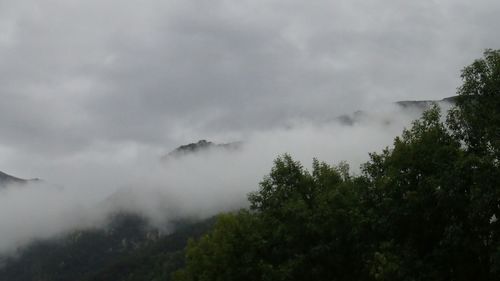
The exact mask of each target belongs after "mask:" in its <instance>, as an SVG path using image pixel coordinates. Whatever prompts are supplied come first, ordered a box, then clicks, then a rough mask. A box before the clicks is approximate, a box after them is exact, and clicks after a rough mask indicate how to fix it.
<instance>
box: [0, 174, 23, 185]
mask: <svg viewBox="0 0 500 281" xmlns="http://www.w3.org/2000/svg"><path fill="white" fill-rule="evenodd" d="M28 181H29V180H25V179H21V178H17V177H14V176H11V175H8V174H6V173H4V172H1V171H0V188H4V187H6V186H7V185H9V184H26V183H27V182H28Z"/></svg>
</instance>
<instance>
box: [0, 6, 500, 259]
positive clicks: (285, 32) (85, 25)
mask: <svg viewBox="0 0 500 281" xmlns="http://www.w3.org/2000/svg"><path fill="white" fill-rule="evenodd" d="M499 14H500V1H497V0H477V1H465V0H433V1H430V0H422V1H398V0H385V1H382V0H363V1H361V0H341V1H325V0H315V1H298V0H266V1H262V0H242V1H229V0H210V1H203V0H197V1H195V0H182V1H181V0H169V1H159V0H141V1H138V0H120V1H118V0H99V1H97V0H87V1H76V0H59V1H56V0H45V1H35V0H19V1H6V0H0V171H3V172H6V173H9V174H13V175H15V176H18V177H23V178H34V177H38V178H42V179H44V180H45V181H46V182H48V183H51V184H54V185H57V186H61V187H63V188H65V190H73V191H71V192H69V193H67V194H62V195H61V194H60V193H57V192H56V193H57V194H58V195H57V196H56V195H54V196H52V195H51V196H47V195H46V196H45V197H47V198H46V200H45V201H43V198H44V197H43V196H38V195H37V194H39V192H38V191H37V192H35V193H33V194H32V193H29V194H31V195H29V196H28V195H23V193H22V192H21V193H15V192H14V193H8V194H7V195H2V194H0V201H2V200H3V201H5V202H18V203H16V204H14V203H10V204H7V203H6V204H5V205H4V206H5V207H4V208H11V209H3V211H2V212H14V211H16V208H18V209H20V210H17V211H22V210H23V208H24V206H26V205H27V204H28V203H29V204H31V203H32V202H33V201H34V200H36V199H40V200H41V201H40V202H42V203H40V204H39V205H38V207H36V206H35V207H34V208H33V209H30V210H29V211H26V212H25V214H26V217H30V216H31V214H35V213H36V214H38V213H40V208H44V206H46V205H50V204H54V199H53V198H63V199H60V200H55V201H58V202H59V201H65V200H68V201H67V202H65V203H64V204H62V205H60V208H59V209H58V208H55V209H54V212H56V213H57V210H59V211H60V212H63V213H64V212H66V213H70V214H71V213H75V212H76V211H74V209H71V210H72V211H68V210H67V208H69V207H68V206H74V205H78V204H80V203H82V204H83V205H85V204H84V203H85V202H87V201H85V200H83V201H85V202H81V200H80V201H79V198H82V196H83V197H92V198H93V202H94V201H99V200H102V199H103V198H106V196H109V195H110V194H112V193H113V192H115V191H116V190H117V189H119V188H124V187H127V188H130V187H131V186H134V185H137V183H139V182H140V183H141V184H143V183H147V184H145V185H150V186H158V185H168V186H169V190H170V192H176V193H178V195H177V196H180V197H182V196H188V195H189V196H194V197H196V196H197V195H196V194H197V193H198V192H199V190H198V189H199V188H200V184H202V183H206V184H207V185H212V186H223V188H222V189H221V190H222V191H224V192H228V191H231V190H232V189H231V187H232V186H235V185H238V183H239V182H243V183H244V184H242V185H243V186H244V188H240V189H237V190H238V192H236V193H235V194H233V195H231V196H233V197H235V198H236V197H238V196H240V195H241V193H243V191H245V192H246V191H249V190H252V189H251V188H255V187H256V186H257V184H258V181H259V178H261V177H262V175H263V174H264V173H265V172H266V171H268V168H269V167H270V166H271V165H272V159H273V158H274V157H275V156H276V155H278V154H279V153H284V152H290V153H292V154H293V155H297V157H298V158H299V159H301V160H303V161H310V160H311V159H312V157H319V158H321V159H322V160H326V161H329V162H334V163H335V162H338V161H341V160H347V161H349V162H350V163H352V164H353V166H354V168H355V169H356V167H357V165H359V164H360V163H361V162H362V161H364V160H366V159H367V153H368V152H370V151H374V150H377V149H381V148H382V147H384V146H385V145H390V143H391V139H392V138H393V137H394V135H395V134H398V132H400V131H401V129H402V128H403V127H404V126H407V125H408V124H409V123H410V120H411V118H414V117H415V116H416V115H415V114H413V113H412V114H409V115H408V114H405V115H404V116H403V115H401V114H400V113H401V112H399V111H397V109H394V108H391V107H390V106H389V105H390V104H391V103H392V102H395V101H400V100H427V99H432V100H439V99H442V98H445V97H449V96H452V95H454V94H455V92H456V88H457V87H458V86H459V85H460V70H461V69H462V68H463V67H464V66H466V65H468V64H470V63H471V62H472V61H473V60H474V59H477V58H480V57H481V55H482V52H483V51H484V49H486V48H493V49H498V48H500V36H498V27H499V26H500V18H499V17H498V15H499ZM357 110H365V111H370V112H373V113H372V115H370V116H371V117H370V118H371V119H370V118H368V119H365V120H363V121H362V122H361V123H360V124H358V125H356V126H354V127H352V128H349V129H347V128H345V127H342V126H339V125H338V124H337V125H332V124H331V123H328V122H329V120H333V119H334V118H335V117H337V116H339V115H342V114H351V113H353V112H356V111H357ZM410 117H411V118H410ZM388 120H389V121H390V122H389V121H388ZM388 123H390V124H389V125H387V124H388ZM384 124H385V125H384ZM199 139H208V140H212V141H215V142H219V143H223V142H231V141H244V142H246V143H247V146H246V147H247V148H246V149H245V151H244V152H242V153H241V154H238V156H227V155H226V156H224V157H226V158H224V157H222V158H220V157H221V156H213V155H212V156H209V157H208V156H207V157H208V158H207V157H205V156H203V157H201V158H196V159H195V158H193V159H191V160H189V161H188V160H185V161H186V162H182V163H181V164H179V165H174V166H172V165H170V166H168V165H167V167H165V166H160V167H158V159H160V158H161V156H162V155H164V154H165V153H168V152H169V151H170V150H172V149H174V148H175V147H177V146H179V145H182V144H186V143H190V142H195V141H197V140H199ZM213 157H215V158H213ZM227 157H229V158H227ZM231 157H236V158H231ZM183 161H184V160H183ZM214 163H216V164H214ZM234 163H238V165H234ZM307 163H308V162H307ZM207 167H209V168H207ZM222 170H224V171H232V176H231V177H228V176H227V175H226V176H222V175H221V174H220V171H222ZM192 171H197V173H195V175H197V177H198V178H196V177H193V175H192V174H191V172H192ZM248 171H251V172H248ZM207 178H209V179H207ZM173 186H176V188H174V187H173ZM180 186H183V188H180ZM51 190H54V189H51ZM55 190H59V189H57V188H56V189H55ZM207 190H208V191H213V190H217V189H210V188H208V189H207ZM221 190H218V191H221ZM181 191H183V192H184V193H182V192H181ZM23 192H24V191H23ZM54 192H55V191H54ZM181 193H182V194H181ZM44 194H50V193H44ZM207 194H210V192H202V193H200V194H199V195H198V197H200V198H199V200H194V201H192V202H191V201H189V200H187V201H181V202H184V203H185V204H186V205H190V204H191V203H193V202H196V204H200V202H201V201H203V200H205V199H206V198H207ZM229 194H231V193H229ZM2 196H3V197H2ZM58 196H60V197H58ZM6 198H7V199H6ZM12 198H17V199H12ZM23 198H29V199H23ZM16 200H19V201H16ZM72 200H76V201H72ZM144 200H146V199H144ZM146 201H147V200H146ZM68 202H73V203H74V204H73V203H71V204H69V203H68ZM75 202H78V204H77V203H75ZM217 203H219V201H217V200H213V201H210V200H208V201H207V204H206V209H207V208H208V209H210V208H211V207H210V206H215V205H217ZM193 204H194V203H193ZM9 206H10V207H9ZM71 208H73V207H71ZM48 217H49V215H47V216H46V218H48ZM51 217H54V216H51ZM65 220H69V221H71V219H62V220H57V221H65ZM39 221H42V222H43V221H44V220H43V219H39ZM12 223H14V222H12V221H10V220H8V219H7V218H4V219H2V218H0V226H2V225H5V226H9V225H10V226H11V225H12ZM38 227H39V226H38V225H37V226H33V228H34V229H35V228H36V229H38ZM61 229H62V228H61ZM26 232H27V233H30V231H26ZM49 232H50V231H49ZM16 235H18V233H13V234H12V237H15V236H16ZM27 237H28V236H27ZM0 244H1V241H0ZM0 248H1V245H0ZM0 250H1V249H0Z"/></svg>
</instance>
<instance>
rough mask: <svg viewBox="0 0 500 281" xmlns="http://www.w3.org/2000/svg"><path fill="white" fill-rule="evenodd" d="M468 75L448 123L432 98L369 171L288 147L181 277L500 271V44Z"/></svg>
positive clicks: (495, 275) (197, 245)
mask: <svg viewBox="0 0 500 281" xmlns="http://www.w3.org/2000/svg"><path fill="white" fill-rule="evenodd" d="M462 78H463V79H464V85H463V86H462V87H460V89H459V91H458V93H459V97H458V98H457V105H456V107H455V108H454V109H453V110H452V111H451V112H450V113H449V115H448V116H447V123H443V122H441V113H440V110H439V108H438V107H437V106H436V105H435V106H433V107H432V108H431V109H430V110H428V111H426V112H425V113H424V114H423V116H422V118H421V119H419V120H416V121H414V123H413V124H412V126H411V128H409V129H406V130H404V131H403V134H402V136H400V137H397V138H395V140H394V144H393V146H392V147H391V148H386V149H385V150H383V151H382V152H381V153H373V154H370V158H371V159H370V161H369V162H367V163H366V164H364V165H363V166H362V174H360V175H350V174H349V172H348V167H347V166H346V165H345V164H342V165H339V166H330V165H328V164H326V163H322V162H319V161H317V160H314V162H313V167H312V171H311V172H309V171H308V170H306V169H304V168H303V166H302V165H301V164H300V163H299V162H297V161H294V160H293V159H292V157H291V156H289V155H283V156H281V157H278V158H277V159H276V161H275V163H274V167H273V168H272V169H271V172H270V174H269V175H268V176H266V177H265V178H264V180H263V181H262V182H261V183H260V189H259V190H258V191H257V192H254V193H251V194H250V195H249V198H248V199H249V201H250V209H249V210H247V211H240V212H239V213H236V214H226V215H221V216H220V218H219V220H218V222H217V224H216V225H215V227H214V228H213V229H212V231H210V232H209V233H208V234H206V235H205V236H203V237H202V238H201V239H200V240H197V241H194V240H193V241H191V242H190V243H189V245H188V247H187V252H186V257H187V263H186V267H185V268H184V269H182V270H181V271H178V272H177V273H176V276H175V279H176V280H184V281H186V280H199V281H201V280H221V281H222V280H408V281H410V280H498V279H499V278H500V259H499V258H500V225H499V221H498V218H499V217H500V212H499V207H500V172H499V163H498V161H499V160H498V151H499V146H498V141H499V135H498V134H499V133H500V129H499V126H500V119H499V109H500V105H499V101H500V97H499V95H500V82H499V81H500V51H492V50H487V51H486V52H485V57H484V58H483V59H481V60H477V61H475V62H474V63H473V64H472V65H470V66H468V67H466V68H465V69H464V70H463V72H462Z"/></svg>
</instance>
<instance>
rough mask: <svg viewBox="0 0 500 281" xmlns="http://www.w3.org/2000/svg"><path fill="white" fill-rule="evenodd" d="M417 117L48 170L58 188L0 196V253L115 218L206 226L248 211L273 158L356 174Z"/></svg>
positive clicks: (406, 113)
mask: <svg viewBox="0 0 500 281" xmlns="http://www.w3.org/2000/svg"><path fill="white" fill-rule="evenodd" d="M419 112H420V111H419V110H413V111H412V110H408V109H405V110H403V109H402V108H401V107H396V106H388V107H385V108H383V109H380V110H378V111H373V112H365V113H363V114H358V117H357V118H356V121H355V122H354V123H353V124H352V125H346V124H342V123H341V122H340V121H339V120H330V121H324V122H321V123H317V122H314V123H313V122H310V121H307V120H296V121H294V122H290V123H289V125H288V126H286V127H282V128H280V129H273V130H268V131H260V132H256V133H253V134H249V135H248V136H247V139H246V140H245V142H244V143H243V145H242V146H241V148H240V149H238V150H234V149H233V150H221V149H211V150H206V151H199V152H197V153H193V154H186V155H184V156H182V157H176V158H172V159H169V160H168V161H164V160H162V157H161V156H162V155H161V154H157V153H156V151H155V150H152V151H150V150H147V149H144V148H141V147H130V146H127V147H125V148H117V149H116V150H114V152H109V151H111V150H107V149H104V151H107V153H103V154H101V155H99V156H96V155H89V154H88V153H85V154H84V155H82V156H80V157H76V158H75V159H72V160H71V161H67V162H65V161H62V162H59V163H54V162H52V163H51V169H55V170H56V171H57V172H58V175H59V177H58V179H59V180H60V181H59V182H47V181H45V182H40V183H33V184H29V185H24V186H10V187H9V188H7V189H3V190H0V253H8V252H11V251H13V250H15V249H18V248H20V247H22V246H24V245H26V244H27V243H29V242H30V241H32V240H33V239H43V238H49V237H53V236H55V235H60V234H63V233H65V232H68V231H72V230H75V229H82V228H87V227H102V226H104V224H105V222H106V218H107V216H108V215H109V214H111V213H113V212H117V211H126V212H133V213H138V214H142V215H144V216H146V217H147V218H149V219H150V220H151V222H152V223H153V224H154V225H156V226H163V227H165V226H167V227H168V222H169V221H172V220H175V219H179V218H206V217H210V216H212V215H215V214H217V213H219V212H222V211H230V210H234V209H238V208H242V207H245V206H247V201H246V195H247V194H248V193H249V192H251V191H255V190H257V188H258V183H259V182H260V180H261V179H262V178H263V176H264V175H265V174H267V173H268V172H269V170H270V168H271V166H272V164H273V160H274V159H275V157H276V156H278V155H280V154H283V153H290V154H292V155H293V157H294V158H295V159H297V160H300V161H302V163H303V164H304V165H305V166H306V167H309V166H310V164H311V162H312V159H313V158H314V157H316V158H319V159H320V160H324V161H326V162H328V163H331V164H335V163H339V162H340V161H344V160H345V161H348V163H350V164H351V167H352V170H353V172H354V173H359V165H360V164H361V163H363V162H365V161H367V160H368V152H370V151H380V150H381V149H382V148H384V147H385V146H387V145H390V144H391V143H392V140H393V137H394V136H395V135H398V134H399V133H400V132H401V130H402V129H403V128H404V127H405V126H408V125H409V124H410V122H411V120H413V119H414V118H416V117H417V116H418V114H419ZM122 150H124V151H126V153H125V152H123V151H122ZM130 151H135V153H131V152H130ZM167 231H168V229H167Z"/></svg>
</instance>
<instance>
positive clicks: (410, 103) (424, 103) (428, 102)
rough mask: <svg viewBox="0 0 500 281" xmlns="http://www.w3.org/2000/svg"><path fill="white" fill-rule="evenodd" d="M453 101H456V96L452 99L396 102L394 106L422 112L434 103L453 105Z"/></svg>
mask: <svg viewBox="0 0 500 281" xmlns="http://www.w3.org/2000/svg"><path fill="white" fill-rule="evenodd" d="M455 100H456V96H453V97H447V98H444V99H442V100H404V101H398V102H396V104H397V105H399V106H401V107H403V108H409V107H414V108H420V109H422V110H425V109H428V108H429V107H431V105H432V104H434V103H437V104H441V103H449V104H454V103H455Z"/></svg>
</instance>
